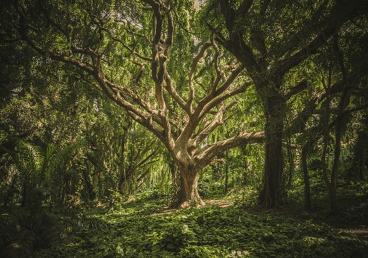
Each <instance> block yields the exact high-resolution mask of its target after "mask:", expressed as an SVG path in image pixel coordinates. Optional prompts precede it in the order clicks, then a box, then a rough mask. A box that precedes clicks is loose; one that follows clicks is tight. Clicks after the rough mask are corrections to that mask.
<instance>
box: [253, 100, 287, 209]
mask: <svg viewBox="0 0 368 258" xmlns="http://www.w3.org/2000/svg"><path fill="white" fill-rule="evenodd" d="M284 108H285V102H284V101H283V100H282V98H280V97H277V96H274V97H269V98H267V100H266V105H265V111H266V112H265V113H266V124H265V136H266V148H265V165H264V175H263V188H262V191H261V192H260V195H259V202H260V204H261V205H262V206H264V207H266V208H272V207H275V206H276V205H279V204H282V199H283V197H284V191H285V189H284V186H283V178H282V176H283V155H282V132H283V128H284V125H283V124H284Z"/></svg>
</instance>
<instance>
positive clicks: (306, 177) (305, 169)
mask: <svg viewBox="0 0 368 258" xmlns="http://www.w3.org/2000/svg"><path fill="white" fill-rule="evenodd" d="M308 147H309V142H308V143H307V144H306V145H305V146H304V147H303V149H302V169H303V175H304V198H305V209H306V210H311V209H312V202H311V195H310V184H309V173H308V166H307V155H308Z"/></svg>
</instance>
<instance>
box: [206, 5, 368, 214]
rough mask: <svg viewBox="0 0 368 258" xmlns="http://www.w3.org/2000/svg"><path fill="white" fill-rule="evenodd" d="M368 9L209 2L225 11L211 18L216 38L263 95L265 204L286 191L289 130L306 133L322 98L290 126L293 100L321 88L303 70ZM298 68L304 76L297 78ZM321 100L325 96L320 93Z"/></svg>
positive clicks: (209, 8)
mask: <svg viewBox="0 0 368 258" xmlns="http://www.w3.org/2000/svg"><path fill="white" fill-rule="evenodd" d="M367 10H368V6H367V4H366V3H363V2H361V1H320V2H318V3H315V2H312V1H303V2H298V3H296V2H295V1H268V0H266V1H252V0H250V1H248V0H244V1H228V0H219V1H217V0H216V1H208V3H207V5H206V8H204V9H203V13H204V14H205V15H206V16H207V17H208V15H210V17H218V16H219V15H221V16H222V19H217V18H216V19H215V18H212V19H210V21H209V22H208V26H209V28H210V29H211V30H212V31H213V32H214V33H215V34H216V41H217V42H218V43H220V44H221V45H222V46H224V47H225V48H226V49H227V50H228V51H230V52H231V53H232V54H233V55H234V56H235V57H236V58H237V60H238V61H239V62H241V63H242V64H243V65H244V67H245V68H246V71H247V75H248V76H250V77H251V78H252V80H253V82H254V84H255V88H256V90H257V93H258V95H259V97H260V98H261V99H262V106H263V112H264V115H265V127H264V130H265V137H266V146H265V168H264V185H263V189H262V191H261V193H260V202H261V203H263V204H264V205H265V206H267V207H272V206H274V205H277V204H278V203H280V202H282V199H283V198H284V196H285V191H284V190H285V188H284V187H285V186H284V184H283V181H284V177H283V175H284V159H283V155H282V153H283V150H282V142H283V137H284V135H285V131H288V133H290V132H291V133H295V132H298V131H299V132H300V130H301V129H302V128H303V127H304V126H303V124H305V122H306V121H307V120H308V118H309V117H310V115H311V112H309V111H310V110H311V108H313V106H315V103H316V102H314V103H311V104H310V105H306V106H305V107H304V108H305V111H307V110H308V112H301V114H300V116H299V117H298V116H297V117H296V119H295V123H298V126H295V127H292V128H285V118H286V115H287V108H286V107H287V103H288V102H291V101H293V99H294V98H295V96H296V95H297V94H299V93H300V92H302V91H304V90H308V89H310V88H313V87H315V85H313V83H310V81H309V78H308V77H309V76H308V73H307V71H304V75H302V73H298V71H300V70H299V69H303V68H302V67H305V64H306V62H308V60H310V59H311V58H312V57H313V56H315V55H317V54H318V53H319V52H320V51H321V50H322V49H323V47H325V46H328V45H330V43H331V42H332V41H333V38H334V36H336V35H337V34H338V33H339V31H341V28H342V26H343V25H344V24H346V23H347V22H348V21H352V20H357V19H360V17H361V16H362V15H365V14H366V13H367ZM322 51H323V50H322ZM293 73H297V74H298V75H302V76H298V77H297V78H295V77H294V78H295V79H294V80H292V81H291V80H290V78H291V77H292V74H293ZM331 83H332V84H334V83H335V82H334V81H332V82H331ZM332 84H331V86H332ZM337 86H338V85H336V87H337ZM339 86H341V87H342V84H339ZM340 90H341V89H340ZM320 96H322V95H320ZM324 97H325V96H324ZM316 100H318V101H317V102H320V101H321V99H320V97H316V98H315V99H314V101H316ZM344 101H345V100H344ZM344 103H345V102H344ZM344 105H345V104H344ZM292 124H294V122H292Z"/></svg>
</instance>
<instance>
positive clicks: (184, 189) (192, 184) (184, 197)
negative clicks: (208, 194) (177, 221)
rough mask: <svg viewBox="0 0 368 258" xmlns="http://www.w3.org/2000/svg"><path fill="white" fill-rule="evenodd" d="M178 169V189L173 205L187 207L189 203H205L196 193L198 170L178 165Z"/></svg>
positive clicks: (199, 204) (200, 204) (198, 204)
mask: <svg viewBox="0 0 368 258" xmlns="http://www.w3.org/2000/svg"><path fill="white" fill-rule="evenodd" d="M179 171H180V175H181V179H180V190H179V192H178V197H177V203H176V204H175V205H174V206H176V207H179V208H187V207H190V206H191V205H197V206H203V205H204V204H205V203H204V201H202V199H201V197H200V196H199V193H198V170H195V169H187V168H182V167H179Z"/></svg>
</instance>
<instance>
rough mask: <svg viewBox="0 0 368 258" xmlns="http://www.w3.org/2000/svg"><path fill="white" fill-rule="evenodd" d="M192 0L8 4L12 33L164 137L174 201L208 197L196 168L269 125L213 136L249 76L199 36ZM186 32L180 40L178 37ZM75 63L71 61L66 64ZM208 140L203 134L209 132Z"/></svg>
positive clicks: (7, 33) (258, 137)
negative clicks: (176, 177) (173, 175)
mask: <svg viewBox="0 0 368 258" xmlns="http://www.w3.org/2000/svg"><path fill="white" fill-rule="evenodd" d="M193 14H194V9H193V3H192V2H191V1H177V2H174V1H157V0H141V1H139V0H136V1H122V2H121V1H66V0H65V1H51V0H49V1H48V0H38V1H34V0H32V1H28V0H25V1H15V3H8V4H7V5H6V6H5V8H4V9H3V13H2V16H3V17H4V22H3V26H2V29H1V33H2V36H3V38H4V39H5V40H6V42H7V43H11V42H12V41H14V40H22V41H24V42H26V43H27V44H28V45H29V46H30V47H31V48H33V49H34V50H35V51H37V52H38V53H39V54H40V55H42V56H43V57H44V58H45V59H46V60H47V59H52V60H56V61H60V62H61V63H64V64H65V65H63V66H62V68H63V69H70V67H74V69H75V68H77V70H79V71H80V74H79V75H78V77H79V78H80V79H81V80H84V81H86V82H88V83H89V84H90V85H92V86H93V87H95V88H97V89H98V90H100V91H101V92H103V93H104V94H106V95H107V96H108V97H109V98H110V99H111V100H113V101H114V102H116V103H117V104H118V105H120V106H121V107H122V108H124V109H125V110H126V111H127V113H128V114H129V115H130V116H131V117H132V118H133V120H135V121H136V122H138V123H139V124H141V125H143V126H144V127H146V128H147V129H148V130H150V131H151V132H153V134H154V135H155V136H156V137H157V138H158V139H160V141H161V142H162V143H163V144H164V145H165V147H166V148H167V149H168V151H169V153H170V155H171V157H172V159H173V160H174V162H175V164H176V166H177V167H178V169H179V171H180V174H181V191H180V192H179V196H178V198H177V199H178V203H177V204H178V206H181V207H186V206H188V205H190V204H191V203H196V204H198V205H202V204H203V201H202V200H201V198H200V196H199V194H198V190H197V184H198V172H199V170H200V169H202V168H204V167H205V166H207V165H208V164H210V163H211V162H213V161H214V159H215V158H216V156H218V155H219V154H221V153H223V152H224V151H226V150H228V149H230V148H234V147H236V146H239V145H242V144H247V143H253V142H259V141H262V139H263V137H264V136H263V135H264V134H263V132H251V131H238V132H237V133H235V134H233V135H231V136H229V137H228V138H225V139H221V140H219V141H216V142H214V143H212V144H209V143H208V141H207V140H206V139H207V136H208V135H209V134H211V132H213V131H214V130H216V129H217V128H218V127H219V126H221V125H222V124H224V123H225V122H226V121H227V120H228V119H230V118H231V117H232V114H231V110H232V108H233V107H234V106H235V105H236V104H237V100H236V99H235V96H237V95H240V94H243V93H244V92H245V91H246V90H247V89H248V88H249V87H251V86H252V83H251V82H250V81H248V80H246V77H245V76H244V74H242V71H243V67H244V65H243V64H240V63H237V62H232V61H231V59H229V58H228V57H227V54H226V53H224V52H223V51H221V49H220V48H219V46H217V44H216V42H215V41H214V40H213V38H211V37H208V38H207V41H203V42H202V41H201V40H198V39H195V38H194V37H193V36H192V35H191V33H190V30H192V25H191V24H192V22H193V21H192V19H191V18H192V15H193ZM177 39H180V40H177ZM68 67H69V68H68ZM205 140H206V141H205Z"/></svg>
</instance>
